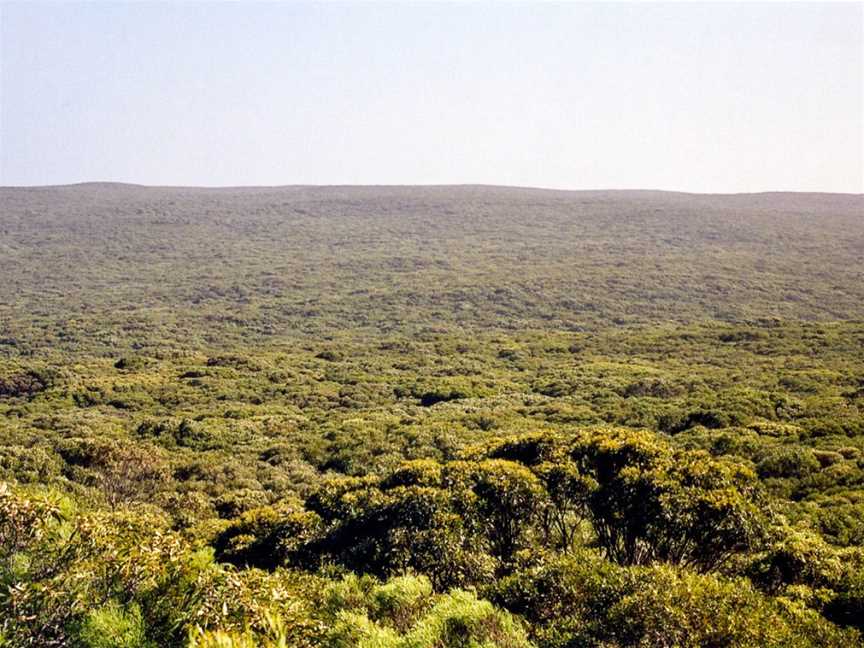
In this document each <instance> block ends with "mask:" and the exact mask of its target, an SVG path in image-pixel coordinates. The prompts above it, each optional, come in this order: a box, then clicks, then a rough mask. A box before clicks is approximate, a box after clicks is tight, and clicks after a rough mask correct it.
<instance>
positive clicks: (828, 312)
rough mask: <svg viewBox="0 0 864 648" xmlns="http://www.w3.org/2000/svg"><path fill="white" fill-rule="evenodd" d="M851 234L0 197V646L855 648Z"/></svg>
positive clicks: (583, 203)
mask: <svg viewBox="0 0 864 648" xmlns="http://www.w3.org/2000/svg"><path fill="white" fill-rule="evenodd" d="M862 258H864V198H862V197H861V196H849V195H828V194H824V195H817V194H761V195H741V196H701V195H685V194H669V193H659V192H552V191H540V190H525V189H503V188H493V187H414V188H411V187H405V188H386V187H367V188H348V187H333V188H313V187H293V188H272V189H265V188H262V189H212V190H208V189H171V188H145V187H135V186H123V185H119V186H116V185H80V186H72V187H57V188H40V189H11V188H7V189H0V646H11V647H16V648H17V647H24V646H40V647H41V646H68V647H72V648H103V647H104V648H109V647H123V648H144V647H150V648H156V647H162V646H169V647H170V646H189V647H190V648H196V647H197V648H238V647H247V646H248V647H253V646H269V647H274V648H275V647H283V648H288V647H298V648H317V647H328V648H329V647H331V646H332V647H336V648H343V647H344V648H349V647H355V646H358V647H362V648H391V647H392V648H457V647H459V648H465V647H471V648H529V647H530V648H576V647H581V646H598V647H605V648H614V647H618V648H621V647H624V646H669V647H670V648H671V647H673V646H693V647H696V646H738V647H742V648H743V647H750V646H776V647H778V648H779V647H781V646H783V647H786V646H802V647H804V646H837V647H840V646H843V647H846V646H853V645H861V644H862V632H864V263H862V261H861V259H862Z"/></svg>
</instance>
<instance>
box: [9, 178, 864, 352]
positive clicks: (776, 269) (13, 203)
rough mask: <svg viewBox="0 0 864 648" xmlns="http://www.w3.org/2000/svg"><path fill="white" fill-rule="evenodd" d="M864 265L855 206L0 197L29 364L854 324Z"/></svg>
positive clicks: (503, 194) (861, 203)
mask: <svg viewBox="0 0 864 648" xmlns="http://www.w3.org/2000/svg"><path fill="white" fill-rule="evenodd" d="M862 258H864V197H862V196H861V195H848V194H796V193H766V194H740V195H697V194H682V193H666V192H657V191H578V192H571V191H548V190H539V189H521V188H506V187H490V186H429V187H303V186H297V187H274V188H269V187H260V188H223V189H202V188H155V187H142V186H137V185H124V184H113V183H88V184H82V185H70V186H63V187H40V188H3V189H0V276H2V277H3V278H4V280H3V281H2V282H0V323H2V326H3V337H5V338H7V339H13V340H16V341H18V342H19V343H20V344H21V345H23V346H26V347H27V348H28V349H29V350H31V351H36V350H38V349H40V348H42V347H46V346H52V347H56V348H65V347H79V348H80V347H81V346H82V345H83V346H84V347H86V348H92V349H110V348H113V347H121V348H122V347H126V346H128V345H130V344H133V343H137V344H144V343H146V342H147V340H148V339H149V340H159V343H160V344H169V345H170V344H171V343H172V342H174V341H177V340H184V343H185V344H188V343H193V344H202V345H203V344H214V343H216V342H218V341H224V340H229V339H232V338H238V337H242V338H243V339H244V340H245V341H253V342H254V341H256V340H257V341H268V340H269V341H272V340H274V339H282V338H285V339H292V338H295V337H297V336H298V335H299V336H304V335H308V334H314V335H321V334H332V333H335V332H338V331H340V330H343V329H346V328H351V329H352V330H353V331H354V333H355V334H377V333H381V332H385V333H386V332H389V331H398V332H411V331H416V332H420V331H423V330H437V329H441V328H452V327H466V328H468V329H471V328H475V327H479V328H482V329H484V330H488V329H501V330H508V329H524V328H540V327H542V328H550V327H551V328H557V329H563V330H597V329H602V328H606V327H610V326H623V325H633V324H642V323H655V322H662V321H670V320H671V321H680V322H689V321H701V320H706V319H719V320H724V321H742V320H754V319H763V318H774V317H777V318H782V319H802V320H821V319H825V320H829V319H830V320H836V319H861V318H862V317H864V264H862V262H861V259H862ZM25 315H26V317H25ZM109 330H110V333H109V332H107V331H109ZM103 332H104V333H103Z"/></svg>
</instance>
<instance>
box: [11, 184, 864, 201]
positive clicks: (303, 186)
mask: <svg viewBox="0 0 864 648" xmlns="http://www.w3.org/2000/svg"><path fill="white" fill-rule="evenodd" d="M91 185H101V186H111V187H117V188H120V187H128V188H138V189H197V190H230V189H371V188H381V189H411V188H427V189H432V188H442V189H443V188H460V189H467V188H486V189H514V190H523V191H549V192H560V193H580V192H581V193H597V192H604V193H669V194H684V195H691V196H755V195H764V194H821V195H832V196H859V197H860V196H864V191H861V192H853V191H819V190H798V189H764V190H760V191H685V190H680V189H649V188H614V189H612V188H594V189H562V188H560V187H541V186H535V185H507V184H493V183H483V182H465V183H418V184H403V183H398V184H379V183H373V184H350V183H335V184H308V183H299V184H276V185H270V184H250V185H182V184H178V185H173V184H167V185H161V184H141V183H137V182H125V181H119V180H85V181H82V182H70V183H59V184H32V185H0V190H8V189H71V188H83V187H87V186H91Z"/></svg>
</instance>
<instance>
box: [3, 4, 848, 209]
mask: <svg viewBox="0 0 864 648" xmlns="http://www.w3.org/2000/svg"><path fill="white" fill-rule="evenodd" d="M0 20H2V27H0V36H2V49H0V54H2V60H0V64H2V73H0V75H2V76H0V93H2V94H0V108H2V113H0V120H2V121H0V138H2V140H0V148H2V156H0V164H2V166H0V184H2V185H18V184H55V183H71V182H81V181H90V180H116V181H127V182H139V183H144V184H172V185H249V184H255V185H261V184H267V185H269V184H430V183H436V184H437V183H491V184H507V185H530V186H542V187H559V188H572V189H588V188H654V189H675V190H685V191H698V192H737V191H763V190H799V191H842V192H862V191H864V160H862V156H864V125H862V121H864V117H862V115H864V97H862V95H864V27H862V23H864V5H862V4H861V3H854V4H825V3H822V4H786V3H772V4H656V5H655V4H566V5H553V4H527V3H526V4H503V3H492V4H423V5H419V4H407V3H405V4H332V3H329V4H305V3H304V4H300V3H270V4H253V3H245V2H244V3H233V4H229V3H198V4H190V3H172V4H155V3H153V4H151V3H134V4H133V3H118V4H109V3H104V2H93V3H88V4H71V3H55V4H47V3H38V2H29V3H26V4H23V3H22V4H16V3H9V2H4V3H3V4H2V5H0Z"/></svg>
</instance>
